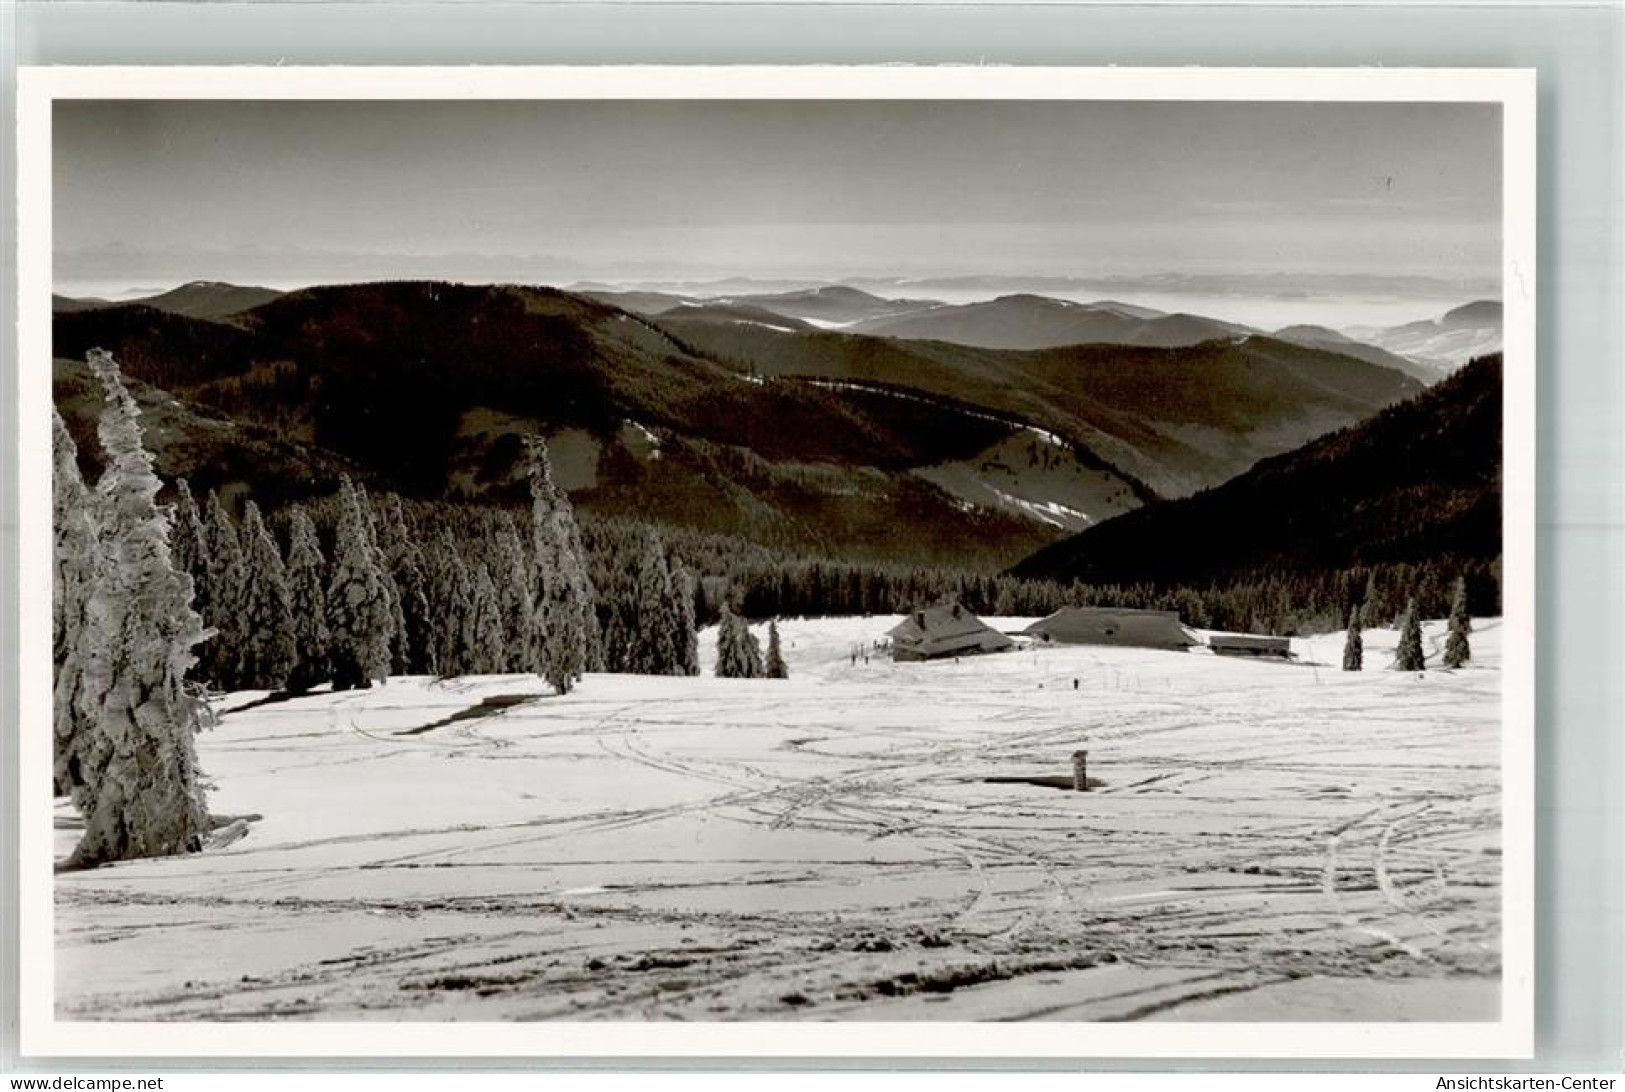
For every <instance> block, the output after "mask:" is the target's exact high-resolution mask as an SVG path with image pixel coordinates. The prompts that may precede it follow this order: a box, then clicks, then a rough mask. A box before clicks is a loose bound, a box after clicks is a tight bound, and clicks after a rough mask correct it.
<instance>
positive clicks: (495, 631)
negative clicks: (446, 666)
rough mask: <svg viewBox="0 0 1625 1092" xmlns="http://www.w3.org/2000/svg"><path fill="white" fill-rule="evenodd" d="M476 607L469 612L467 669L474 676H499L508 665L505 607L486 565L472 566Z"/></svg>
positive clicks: (472, 583)
mask: <svg viewBox="0 0 1625 1092" xmlns="http://www.w3.org/2000/svg"><path fill="white" fill-rule="evenodd" d="M471 585H472V588H473V593H474V595H473V605H472V609H471V610H470V611H469V632H468V645H469V647H468V669H469V673H470V674H474V675H500V674H501V673H502V670H503V667H504V665H505V663H506V659H507V657H506V651H507V650H506V649H505V648H504V634H503V629H502V604H501V601H500V600H499V599H498V597H497V587H496V582H495V581H493V580H492V579H491V570H490V569H489V568H487V567H486V565H485V563H484V562H483V561H482V562H476V563H475V564H474V566H473V579H472V581H471Z"/></svg>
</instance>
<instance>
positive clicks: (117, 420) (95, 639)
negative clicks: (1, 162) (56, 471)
mask: <svg viewBox="0 0 1625 1092" xmlns="http://www.w3.org/2000/svg"><path fill="white" fill-rule="evenodd" d="M89 361H90V366H91V370H92V371H93V372H94V373H95V374H96V376H97V378H98V379H100V380H101V382H102V385H103V387H104V388H105V390H106V392H107V403H106V406H105V407H104V408H103V410H102V415H101V422H100V426H99V430H98V431H99V435H100V438H101V444H102V449H103V451H104V453H105V455H106V467H107V469H106V471H105V472H104V473H103V475H102V478H101V481H100V482H99V483H98V484H97V487H96V493H97V497H98V499H99V501H100V503H99V505H98V511H99V513H100V516H101V520H100V535H99V543H100V553H101V558H102V563H101V564H100V565H99V566H98V575H97V579H96V581H95V583H94V584H93V586H92V588H91V592H90V596H89V599H88V603H87V609H86V614H85V628H84V632H83V637H84V647H85V649H86V650H87V653H86V662H85V674H84V688H83V691H82V694H81V701H82V703H83V707H84V710H85V713H86V717H87V727H86V732H85V738H84V741H83V746H81V747H80V748H79V749H78V751H77V753H76V754H75V756H74V757H75V759H76V763H77V773H78V776H77V778H76V782H75V784H74V786H73V791H72V796H73V803H74V806H75V807H76V808H78V810H79V813H80V814H81V815H82V816H83V818H84V828H85V830H84V835H83V836H82V837H81V839H80V841H79V844H78V846H77V848H75V850H74V852H73V855H72V857H71V858H70V864H71V865H73V866H91V865H97V864H102V863H105V862H108V861H119V860H127V859H130V858H134V857H153V856H161V855H165V854H171V853H184V852H191V851H194V850H197V849H201V848H202V845H203V839H204V837H205V836H206V835H207V833H208V830H209V814H208V810H207V808H206V806H205V803H204V795H203V788H202V785H201V783H200V779H199V773H198V765H197V752H196V748H195V742H194V739H193V737H194V735H195V733H196V732H197V730H198V728H199V726H200V724H201V718H202V715H203V705H202V703H201V702H200V701H199V700H197V699H196V698H194V697H193V696H191V695H190V694H188V693H187V691H186V688H185V686H184V680H185V677H186V672H187V670H188V669H189V668H190V667H191V666H192V664H193V663H194V661H195V659H196V657H195V654H194V652H193V648H194V646H195V645H196V644H198V642H200V641H201V640H202V639H203V632H204V631H203V623H202V620H201V619H199V618H198V616H197V614H196V612H194V611H193V610H192V605H191V597H192V588H191V580H190V579H189V578H188V577H187V576H186V575H185V574H184V573H182V572H180V571H178V570H177V569H176V568H175V566H174V564H173V563H172V561H171V558H170V553H169V529H170V518H171V516H170V513H169V511H168V510H167V509H165V508H162V507H160V506H159V505H158V503H157V497H158V492H159V489H160V488H161V487H162V483H161V482H160V481H159V480H158V476H157V474H155V473H154V472H153V468H152V457H151V456H150V455H148V454H147V452H146V450H145V449H144V448H143V447H142V444H141V428H140V410H139V409H138V408H137V407H136V404H135V399H133V398H131V397H130V394H129V392H128V391H127V390H126V389H125V387H124V384H123V382H122V380H121V378H120V376H119V372H118V366H117V365H116V364H115V363H114V362H113V358H112V357H111V356H110V355H108V354H107V353H105V352H101V351H100V350H97V351H93V352H92V353H91V354H90V358H89Z"/></svg>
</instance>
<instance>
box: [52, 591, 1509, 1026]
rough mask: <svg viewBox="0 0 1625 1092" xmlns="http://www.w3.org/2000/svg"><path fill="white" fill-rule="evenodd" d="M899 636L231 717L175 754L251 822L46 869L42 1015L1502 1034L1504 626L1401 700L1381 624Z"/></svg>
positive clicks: (406, 689) (217, 807) (399, 685)
mask: <svg viewBox="0 0 1625 1092" xmlns="http://www.w3.org/2000/svg"><path fill="white" fill-rule="evenodd" d="M894 621H896V619H893V618H883V617H876V618H867V619H858V618H854V619H837V620H826V621H808V622H798V621H788V622H786V623H784V624H783V625H782V626H781V630H782V633H783V638H784V652H785V656H786V659H787V660H788V662H789V664H790V669H791V672H792V678H791V679H790V680H788V681H770V680H760V681H735V680H719V679H714V678H710V677H702V678H696V679H679V678H665V679H657V678H637V677H628V676H589V677H588V679H587V680H586V681H585V682H584V683H583V684H582V686H581V687H580V688H579V689H578V690H577V691H575V692H572V693H571V694H570V695H568V696H566V697H556V696H552V695H550V694H549V693H548V692H547V687H546V686H545V685H544V684H542V683H540V682H539V681H538V680H536V679H533V678H526V677H517V676H516V677H490V678H478V679H462V680H455V681H451V682H445V683H439V682H434V681H431V680H426V679H395V680H391V681H390V683H389V684H388V685H387V686H384V687H381V688H376V689H373V690H370V691H364V692H352V693H346V694H339V695H332V694H326V693H318V694H313V695H310V696H308V697H305V698H300V699H295V700H292V701H284V702H277V703H269V704H260V705H256V704H255V701H256V699H258V698H260V697H263V695H258V694H238V695H233V696H232V697H231V699H230V700H229V701H228V702H226V703H225V704H224V706H223V708H224V709H226V710H227V711H226V712H225V713H224V715H223V716H222V718H221V722H220V724H219V726H218V727H216V728H214V729H213V730H211V731H209V732H207V733H205V734H204V735H203V736H201V737H200V740H199V747H200V753H201V759H202V762H203V766H204V769H205V770H206V772H207V773H208V775H209V776H210V778H211V779H212V781H213V783H214V786H215V788H214V792H213V795H212V797H211V807H212V810H213V811H215V812H216V813H223V814H232V815H246V814H258V815H262V816H263V818H262V819H259V820H257V821H255V822H253V823H252V824H251V826H250V828H249V833H248V834H247V836H246V837H243V838H241V839H240V840H238V841H236V842H234V843H233V844H231V845H229V846H226V847H224V848H220V849H215V850H211V851H209V852H207V853H205V854H203V855H200V856H192V857H186V858H178V859H169V860H154V861H141V862H135V863H128V864H123V865H119V866H116V867H112V868H106V869H101V870H98V871H94V872H84V873H65V874H62V875H61V876H59V877H58V880H57V945H58V947H57V961H56V967H57V989H58V1011H59V1016H61V1017H72V1018H84V1019H197V1018H208V1019H267V1018H275V1017H304V1018H321V1019H340V1020H357V1019H479V1020H521V1019H632V1020H642V1019H690V1020H694V1019H699V1020H716V1019H862V1020H893V1019H897V1020H909V1019H935V1020H953V1019H1006V1018H1041V1019H1063V1020H1083V1019H1088V1020H1093V1019H1140V1018H1158V1019H1166V1018H1172V1019H1201V1018H1207V1017H1210V1016H1214V1015H1220V1016H1222V1017H1224V1018H1229V1019H1294V1020H1303V1019H1366V1020H1385V1019H1407V1018H1415V1019H1443V1020H1463V1019H1484V1018H1489V1017H1491V1016H1492V1015H1493V1014H1494V1013H1495V1012H1496V1011H1497V1008H1496V1006H1497V1000H1496V999H1497V978H1496V976H1497V974H1498V967H1499V955H1498V953H1499V922H1498V900H1499V889H1498V881H1499V873H1500V862H1499V848H1498V847H1499V825H1498V824H1499V808H1500V796H1499V792H1498V781H1499V776H1498V770H1499V767H1498V755H1499V750H1498V748H1499V738H1498V704H1497V703H1498V693H1499V680H1500V672H1499V670H1498V647H1499V645H1498V637H1499V624H1498V623H1497V622H1496V621H1494V620H1491V621H1487V622H1480V623H1479V624H1478V632H1477V633H1476V634H1475V636H1474V641H1475V644H1474V653H1475V655H1474V660H1473V662H1472V664H1471V665H1470V666H1469V667H1468V668H1466V669H1465V670H1461V671H1456V672H1445V671H1429V672H1428V673H1426V674H1424V675H1419V676H1411V675H1400V674H1396V673H1393V672H1389V671H1385V670H1381V669H1380V667H1381V665H1382V664H1383V663H1384V662H1385V661H1386V654H1387V653H1389V652H1391V649H1392V647H1393V644H1394V634H1393V633H1391V632H1383V631H1369V632H1368V633H1367V635H1366V648H1367V664H1368V666H1369V667H1370V668H1372V669H1371V670H1368V671H1366V672H1363V673H1360V674H1345V673H1342V672H1340V671H1337V670H1335V669H1334V668H1332V667H1329V666H1324V665H1328V664H1334V663H1335V662H1336V659H1337V657H1338V654H1339V651H1340V649H1341V637H1340V636H1338V635H1334V636H1330V637H1325V638H1319V639H1315V640H1312V641H1300V642H1297V645H1296V647H1297V651H1298V652H1299V653H1300V655H1301V656H1302V657H1303V658H1304V659H1305V660H1306V661H1308V662H1306V663H1304V664H1297V665H1288V664H1263V663H1251V662H1244V661H1236V660H1230V659H1224V658H1221V657H1216V656H1213V655H1210V654H1208V653H1206V652H1205V651H1197V652H1193V653H1165V652H1153V651H1144V650H1135V649H1107V648H1061V649H1049V650H1023V651H1017V652H1010V653H1005V654H1002V655H995V656H988V657H976V658H966V659H964V660H962V661H958V662H955V661H945V662H934V663H925V664H893V663H891V662H890V661H888V660H886V659H884V657H883V656H879V655H876V654H874V653H873V652H872V651H871V652H870V654H869V658H868V659H867V660H865V659H864V655H863V650H864V649H865V648H872V642H873V641H874V640H876V639H877V638H879V637H880V636H882V635H883V634H884V632H885V630H886V629H887V628H889V627H890V625H891V624H893V622H894ZM1023 622H1024V620H995V624H996V625H998V626H999V628H1002V629H1009V630H1014V629H1018V628H1020V626H1021V625H1022V624H1023ZM1440 630H1441V627H1440V626H1439V625H1438V624H1430V625H1429V626H1428V627H1427V639H1428V642H1429V647H1430V649H1431V650H1432V651H1433V652H1434V653H1435V655H1436V653H1437V647H1438V645H1439V644H1440V643H1441V632H1440ZM712 636H713V635H712V634H709V633H707V634H705V635H703V637H702V649H703V650H704V653H705V658H706V660H707V662H708V663H709V661H710V659H711V658H713V657H714V650H713V648H712ZM1316 663H1318V664H1320V665H1322V666H1315V665H1316ZM1074 679H1075V680H1077V688H1076V689H1074V688H1073V680H1074ZM520 696H534V698H535V700H533V701H529V702H521V703H520V704H517V705H511V706H508V707H506V708H503V709H500V710H493V711H492V715H488V716H483V717H481V716H469V715H468V713H469V712H470V711H471V710H474V709H475V708H476V707H479V706H480V705H481V703H482V702H483V701H484V700H485V699H487V698H491V697H506V698H513V697H520ZM460 713H461V714H464V719H457V720H450V719H448V718H451V717H453V716H454V715H457V714H460ZM1078 748H1087V749H1088V750H1089V752H1090V762H1091V770H1092V772H1093V775H1094V776H1095V777H1096V778H1097V779H1098V780H1099V781H1100V784H1099V786H1098V787H1097V788H1096V790H1095V791H1093V792H1090V793H1087V794H1081V793H1074V792H1070V791H1057V790H1056V789H1053V788H1047V787H1042V786H1040V785H1031V784H1022V783H1010V782H997V783H991V782H988V781H986V780H984V779H985V778H989V777H998V778H1010V777H1023V776H1039V777H1048V776H1064V775H1065V774H1066V773H1067V772H1068V771H1069V769H1070V755H1071V754H1072V752H1073V751H1074V750H1076V749H1078ZM58 818H59V825H60V826H61V827H62V829H61V830H59V837H60V845H59V849H60V851H61V852H62V853H64V854H65V853H66V852H67V850H68V848H69V847H70V846H71V844H72V841H73V839H74V836H75V832H74V831H73V830H72V829H71V824H72V818H71V813H70V812H69V811H68V810H67V809H66V806H65V805H64V806H63V807H62V808H61V809H60V810H59V817H58Z"/></svg>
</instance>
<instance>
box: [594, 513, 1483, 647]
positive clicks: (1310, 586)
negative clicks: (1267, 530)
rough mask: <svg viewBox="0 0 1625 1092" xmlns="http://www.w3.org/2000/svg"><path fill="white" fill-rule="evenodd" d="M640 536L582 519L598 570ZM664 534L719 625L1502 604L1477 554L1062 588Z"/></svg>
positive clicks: (634, 526)
mask: <svg viewBox="0 0 1625 1092" xmlns="http://www.w3.org/2000/svg"><path fill="white" fill-rule="evenodd" d="M645 531H646V526H645V525H644V524H642V523H641V522H640V521H637V520H632V519H627V518H616V519H604V518H594V517H592V516H590V515H589V516H587V517H585V518H584V522H583V537H584V540H585V542H586V544H587V551H588V557H589V565H590V567H591V569H592V571H593V572H594V574H595V575H596V574H598V573H600V572H609V571H614V570H615V569H617V568H624V567H625V562H624V560H617V559H619V558H624V556H625V555H626V553H627V551H628V549H629V546H630V544H631V543H635V542H636V541H637V538H638V535H639V534H641V533H644V532H645ZM661 534H662V535H663V536H664V538H665V540H666V542H667V544H668V545H669V546H670V548H671V551H672V553H673V555H675V556H677V557H680V558H681V559H682V560H683V561H684V562H685V563H686V565H687V566H688V568H689V569H691V570H692V571H694V572H696V573H698V574H700V575H699V580H698V583H697V586H696V587H697V590H696V601H695V616H696V618H697V619H698V620H699V622H700V623H701V624H703V625H711V624H715V623H716V622H717V621H718V619H719V617H720V607H721V604H722V603H723V602H724V601H727V602H730V603H732V604H733V605H734V607H735V608H736V609H737V610H738V611H739V612H740V613H742V614H744V615H745V616H746V617H748V618H753V619H758V620H760V619H770V618H782V617H808V618H816V617H838V616H850V615H863V614H899V613H904V612H907V611H911V610H915V609H917V608H919V607H922V606H929V605H932V604H935V603H940V602H943V601H945V600H954V601H957V602H960V603H963V604H964V605H965V606H966V607H968V608H969V609H971V610H972V611H975V612H976V613H978V614H990V615H1002V616H1006V617H1008V616H1039V615H1045V614H1049V613H1051V612H1052V611H1055V610H1058V609H1060V608H1061V607H1063V606H1110V607H1135V608H1141V609H1147V610H1173V611H1177V612H1179V615H1180V617H1181V618H1182V619H1183V620H1184V621H1185V622H1186V623H1187V624H1188V625H1192V626H1195V627H1197V628H1200V629H1219V630H1241V631H1245V632H1252V633H1266V634H1274V635H1278V636H1296V635H1306V634H1312V633H1327V632H1332V631H1335V630H1338V629H1341V628H1343V625H1344V622H1345V620H1346V619H1347V617H1348V612H1349V610H1350V608H1351V607H1354V606H1360V607H1362V608H1363V611H1364V617H1365V618H1366V620H1367V624H1368V625H1383V626H1386V625H1392V624H1395V622H1396V621H1397V619H1398V618H1399V617H1400V616H1401V615H1402V614H1403V612H1404V611H1405V608H1406V605H1407V603H1408V602H1409V600H1410V599H1412V598H1413V597H1414V598H1415V600H1416V603H1417V609H1418V610H1419V611H1420V612H1421V614H1422V616H1423V617H1429V618H1442V617H1444V616H1445V614H1446V612H1447V611H1448V610H1449V609H1450V606H1451V593H1452V587H1453V585H1454V583H1455V581H1456V579H1457V578H1458V577H1459V578H1461V579H1462V580H1463V581H1464V585H1465V588H1466V594H1467V601H1468V606H1469V608H1470V609H1471V611H1472V613H1474V614H1478V615H1495V614H1499V613H1500V611H1501V566H1500V562H1499V561H1485V560H1482V559H1479V558H1455V557H1449V556H1442V557H1438V558H1434V559H1431V560H1428V561H1425V562H1422V563H1417V564H1411V563H1393V564H1377V565H1360V566H1352V567H1349V568H1345V569H1331V570H1324V571H1317V570H1310V571H1300V572H1292V571H1274V570H1272V571H1268V572H1254V573H1244V574H1241V575H1238V576H1236V577H1233V578H1230V579H1227V580H1224V581H1215V582H1212V583H1207V584H1201V585H1194V584H1183V583H1171V584H1161V585H1159V584H1152V583H1133V584H1086V583H1083V582H1081V581H1074V582H1072V583H1064V584H1063V583H1060V582H1057V581H1053V580H1027V579H1021V578H1018V577H1013V576H1010V575H1008V574H993V573H986V572H977V571H974V570H968V569H951V568H941V567H929V566H918V565H885V564H877V563H870V562H847V561H833V560H830V559H828V558H823V557H818V556H812V555H808V554H806V553H804V552H800V551H794V550H785V549H773V548H770V547H767V546H763V545H761V544H759V543H755V542H751V541H748V540H745V539H740V538H734V537H731V536H727V535H716V534H705V533H702V532H697V531H691V530H687V529H683V528H669V527H667V528H662V529H661Z"/></svg>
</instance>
